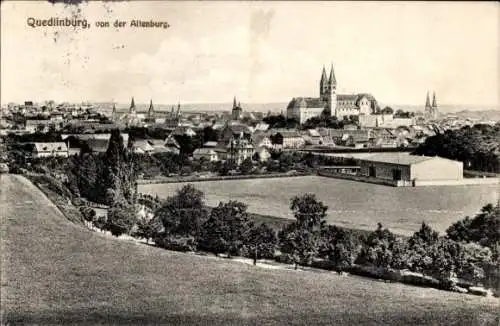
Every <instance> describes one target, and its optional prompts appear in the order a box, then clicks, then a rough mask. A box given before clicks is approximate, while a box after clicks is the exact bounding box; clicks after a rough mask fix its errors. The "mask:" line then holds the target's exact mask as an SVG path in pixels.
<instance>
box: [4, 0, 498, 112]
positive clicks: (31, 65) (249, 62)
mask: <svg viewBox="0 0 500 326" xmlns="http://www.w3.org/2000/svg"><path fill="white" fill-rule="evenodd" d="M194 4H196V6H195V5H194ZM151 5H152V3H147V2H130V3H129V2H123V3H100V2H90V3H83V4H81V5H79V7H78V10H80V11H79V12H77V13H76V14H77V15H79V16H81V17H82V18H87V19H88V20H89V21H90V22H91V24H93V23H94V22H95V21H96V20H100V19H102V20H109V21H113V20H115V19H117V18H119V19H121V20H124V21H129V20H131V19H146V18H147V19H163V20H166V21H168V22H169V24H170V25H171V27H170V28H168V29H161V30H144V29H141V30H137V29H131V28H127V30H120V31H117V30H116V29H115V28H110V29H108V30H102V29H98V28H96V27H95V26H92V28H90V29H89V30H73V29H51V30H47V29H45V30H44V29H42V28H31V27H27V26H26V17H29V16H32V17H39V18H50V17H53V16H57V17H65V16H71V15H72V14H75V10H76V9H75V8H72V6H66V7H65V6H64V5H62V4H55V5H52V4H50V3H26V2H16V3H3V4H2V40H3V42H2V43H3V44H2V45H3V46H2V83H1V84H2V86H1V93H2V103H3V104H4V103H8V102H22V101H24V100H34V101H43V100H48V99H53V100H55V101H67V102H82V101H89V102H111V101H112V100H114V101H117V102H119V103H126V102H127V101H128V100H130V98H131V96H134V97H135V98H136V99H142V100H139V102H140V103H147V102H149V100H150V99H153V101H154V102H155V103H159V104H161V103H174V102H178V101H180V102H181V103H186V104H190V103H192V104H194V103H222V102H229V101H230V100H231V99H232V97H233V96H234V95H236V96H237V97H238V98H239V99H241V102H242V103H269V102H270V103H282V102H288V101H289V100H291V98H293V97H299V96H311V97H314V96H317V93H318V88H319V78H320V73H321V69H322V68H323V66H325V68H326V69H327V70H328V69H329V68H330V66H331V65H332V64H333V66H334V69H335V74H336V77H337V81H338V89H337V90H338V92H339V93H358V92H366V93H371V94H373V95H374V96H375V98H376V99H377V100H378V101H379V102H381V103H393V104H401V105H423V103H424V101H425V94H426V92H427V91H429V92H430V93H432V92H433V91H435V92H436V94H437V97H438V103H439V105H460V106H470V105H477V106H478V107H490V108H491V109H498V108H499V105H500V100H499V97H500V94H499V93H498V89H499V87H500V85H499V72H498V71H499V70H500V69H499V67H498V60H497V58H498V55H499V52H498V46H497V42H496V39H497V35H496V32H495V31H497V30H498V25H499V19H498V15H496V13H498V10H497V9H498V7H497V4H495V3H492V4H489V3H480V4H474V3H459V4H451V3H446V4H444V3H437V4H432V3H417V4H413V3H412V4H409V3H361V4H354V3H323V2H318V3H313V4H305V3H270V4H268V3H266V4H264V3H245V4H241V3H238V4H236V3H231V2H228V3H217V6H215V4H214V3H209V4H203V5H198V3H192V2H186V3H178V2H173V3H172V2H165V3H155V4H154V5H153V6H151ZM307 16H310V17H315V19H314V20H305V19H306V17H307ZM353 17H357V18H356V19H353ZM292 18H293V19H292ZM467 21H471V22H472V21H474V22H475V24H467ZM228 26H230V27H231V28H228ZM56 31H57V33H58V34H54V33H55V32H56ZM290 35H294V37H289V36H290ZM20 39H21V40H23V42H19V40H20ZM339 45H340V46H339ZM34 54H35V55H34ZM298 63H300V64H298ZM20 67H22V68H23V69H19V68H20Z"/></svg>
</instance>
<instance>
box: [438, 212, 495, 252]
mask: <svg viewBox="0 0 500 326" xmlns="http://www.w3.org/2000/svg"><path fill="white" fill-rule="evenodd" d="M446 234H447V237H448V238H450V239H452V240H455V241H463V242H476V243H478V244H480V245H481V246H485V247H489V248H490V249H491V250H492V251H493V259H494V260H498V259H499V250H498V249H499V247H500V207H499V206H498V205H496V206H493V205H492V204H488V205H485V206H484V207H483V208H481V211H480V212H479V213H478V214H477V215H476V216H475V217H474V218H473V219H470V218H469V217H465V218H464V219H463V220H461V221H458V222H456V223H454V224H453V225H451V226H450V227H449V228H448V229H447V230H446Z"/></svg>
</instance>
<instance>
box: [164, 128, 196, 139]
mask: <svg viewBox="0 0 500 326" xmlns="http://www.w3.org/2000/svg"><path fill="white" fill-rule="evenodd" d="M170 136H189V137H193V136H196V132H195V131H194V130H193V129H192V128H191V127H190V126H178V127H176V128H175V129H174V130H173V131H172V132H171V133H170Z"/></svg>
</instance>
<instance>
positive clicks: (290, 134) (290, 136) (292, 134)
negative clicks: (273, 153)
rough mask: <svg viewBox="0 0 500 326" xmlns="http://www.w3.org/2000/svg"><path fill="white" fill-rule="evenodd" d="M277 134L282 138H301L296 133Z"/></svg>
mask: <svg viewBox="0 0 500 326" xmlns="http://www.w3.org/2000/svg"><path fill="white" fill-rule="evenodd" d="M279 133H280V134H281V136H283V138H296V137H302V136H301V135H300V134H299V133H298V132H297V131H280V132H279Z"/></svg>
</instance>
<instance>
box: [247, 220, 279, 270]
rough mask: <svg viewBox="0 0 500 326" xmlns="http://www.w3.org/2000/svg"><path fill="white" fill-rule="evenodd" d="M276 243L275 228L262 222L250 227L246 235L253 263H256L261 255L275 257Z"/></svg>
mask: <svg viewBox="0 0 500 326" xmlns="http://www.w3.org/2000/svg"><path fill="white" fill-rule="evenodd" d="M276 243H277V238H276V233H275V232H274V230H273V229H271V228H270V227H269V226H267V225H266V224H265V223H262V224H260V225H259V226H253V227H251V228H250V230H249V232H248V234H247V236H246V240H245V247H247V249H248V250H249V254H251V255H252V258H253V264H254V265H256V264H257V259H259V258H261V257H273V255H274V250H275V248H276Z"/></svg>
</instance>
